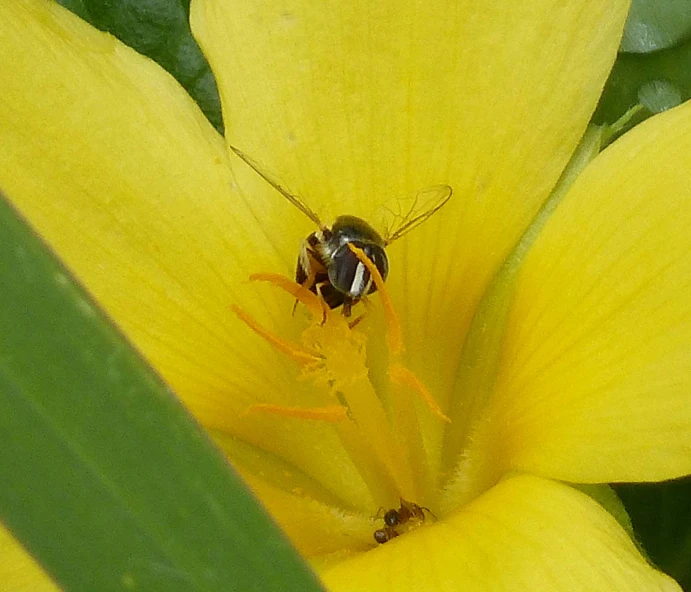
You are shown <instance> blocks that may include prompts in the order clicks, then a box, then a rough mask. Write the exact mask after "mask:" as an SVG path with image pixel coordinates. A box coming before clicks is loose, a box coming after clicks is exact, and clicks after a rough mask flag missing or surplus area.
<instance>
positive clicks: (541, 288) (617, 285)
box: [480, 103, 691, 482]
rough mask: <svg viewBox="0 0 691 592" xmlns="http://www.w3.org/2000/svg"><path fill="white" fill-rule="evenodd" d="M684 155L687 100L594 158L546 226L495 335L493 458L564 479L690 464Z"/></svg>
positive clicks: (690, 112)
mask: <svg viewBox="0 0 691 592" xmlns="http://www.w3.org/2000/svg"><path fill="white" fill-rule="evenodd" d="M690 161H691V103H689V104H686V105H683V106H681V107H679V108H677V109H675V110H673V111H670V112H667V113H665V114H662V115H660V116H657V117H655V118H654V119H651V120H649V121H648V122H646V123H645V124H643V125H641V126H639V127H638V128H636V129H635V130H633V131H632V132H631V133H629V134H627V135H626V136H625V137H623V138H622V139H621V140H620V141H619V142H617V143H615V144H614V145H612V146H611V147H610V148H609V149H607V150H606V151H605V152H604V153H602V155H600V156H599V157H598V158H597V159H596V160H595V161H593V163H592V164H591V165H590V166H589V167H588V168H587V169H586V170H585V171H584V173H583V174H582V176H581V177H580V178H579V179H578V180H577V181H576V183H575V185H574V186H573V188H572V189H571V191H570V193H569V194H568V195H567V196H566V197H565V198H564V201H563V202H562V204H561V205H560V206H559V208H558V209H557V211H556V213H555V214H554V216H553V217H552V218H551V219H550V221H549V222H548V223H547V226H546V227H545V229H544V230H543V232H542V234H541V235H540V236H539V238H538V240H537V242H536V243H535V245H534V247H533V249H532V251H531V252H530V253H529V254H528V256H527V258H526V260H525V262H524V265H523V268H522V270H521V272H520V275H519V279H518V284H517V286H516V299H515V303H514V305H513V308H512V310H511V312H510V318H509V321H508V325H507V329H506V334H505V342H504V350H503V359H502V362H501V369H500V373H499V376H498V378H497V384H496V393H495V401H494V403H493V411H492V412H490V419H489V421H488V423H487V426H488V431H491V430H498V432H497V433H495V435H494V436H488V437H489V438H490V440H491V441H492V442H493V444H492V445H491V446H494V448H493V450H492V452H491V453H490V454H492V455H493V458H494V460H493V461H492V462H493V463H494V464H495V465H496V466H498V465H501V466H502V467H503V468H504V469H507V468H508V469H510V468H515V469H519V470H523V471H528V472H532V473H537V474H542V475H546V476H550V477H554V478H558V479H564V480H568V481H574V482H612V481H653V480H660V479H668V478H673V477H678V476H680V475H685V474H688V473H689V472H691V399H690V395H689V393H691V364H690V363H691V232H689V227H690V225H691V183H689V174H688V170H689V167H688V164H689V162H690ZM482 438H483V436H481V437H480V439H482ZM488 462H489V457H488ZM500 470H501V469H500Z"/></svg>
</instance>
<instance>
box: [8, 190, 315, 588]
mask: <svg viewBox="0 0 691 592" xmlns="http://www.w3.org/2000/svg"><path fill="white" fill-rule="evenodd" d="M0 244H2V246H3V256H2V257H0V285H2V290H0V438H1V439H2V447H0V474H1V475H2V487H0V519H2V521H3V522H4V523H5V524H6V526H7V527H8V528H9V529H10V530H11V531H12V532H13V533H14V535H15V536H16V537H17V538H18V539H19V540H20V541H21V542H22V544H24V545H25V546H26V547H27V548H28V549H29V551H30V552H31V553H32V554H33V555H34V557H36V558H37V559H38V561H39V562H40V563H41V564H42V565H43V566H44V567H45V569H46V570H47V571H48V573H50V574H51V576H52V577H53V578H54V579H55V580H56V581H57V582H58V583H59V584H60V585H61V586H62V587H63V588H64V589H65V590H70V591H71V592H80V591H84V592H93V591H95V590H97V591H99V592H108V591H116V590H118V591H119V590H133V589H134V590H145V591H147V592H156V591H159V590H160V591H165V592H174V591H177V590H179V591H186V592H187V591H194V590H200V591H201V590H203V591H205V592H206V591H213V590H219V591H221V590H223V591H238V592H240V591H241V592H251V591H262V592H266V591H270V590H277V591H278V590H280V591H298V590H299V591H301V592H302V591H317V590H319V589H320V588H319V585H318V584H317V582H316V578H315V576H314V575H313V574H312V572H310V571H309V569H308V568H307V567H306V566H305V565H304V564H303V563H302V562H301V561H300V560H299V558H298V556H297V555H296V553H295V552H294V551H293V549H292V547H291V546H290V545H289V543H288V542H287V541H286V539H285V538H284V537H283V536H282V534H281V533H280V531H279V530H278V529H277V527H276V526H275V525H274V524H273V523H272V522H271V521H270V519H269V518H268V517H267V516H266V515H265V514H264V512H263V511H262V510H261V508H260V506H259V505H258V503H257V501H256V500H255V499H254V498H253V497H252V495H251V494H250V493H249V492H248V490H247V489H246V488H245V487H244V486H243V484H242V482H241V481H240V480H239V478H238V477H237V476H236V475H235V473H234V472H233V471H232V469H231V468H230V466H229V465H228V463H227V462H226V459H225V458H224V457H223V456H222V455H221V453H220V452H219V451H218V450H217V449H216V448H215V447H214V446H213V444H212V443H211V442H210V440H209V438H208V437H207V436H206V435H205V434H204V433H203V432H202V431H201V430H200V428H199V426H198V425H197V424H196V423H195V422H194V420H193V419H192V418H191V416H190V415H189V414H188V413H187V411H186V410H185V408H184V407H183V406H182V404H181V403H180V402H179V400H178V399H177V398H176V397H175V396H174V394H173V393H172V392H171V391H170V390H169V389H168V388H167V387H166V385H165V384H163V383H162V382H161V381H160V379H159V378H158V377H157V376H156V375H155V374H154V372H153V371H152V370H151V369H150V368H149V367H148V366H147V365H146V364H145V363H144V362H143V361H142V359H141V358H140V357H139V356H138V354H137V353H136V352H135V351H134V350H133V349H132V347H131V346H130V345H129V344H128V342H127V341H126V339H125V338H124V336H123V335H122V334H120V333H119V332H118V330H117V329H116V328H115V327H114V326H113V325H112V324H111V323H110V322H109V320H108V319H107V318H106V317H105V316H104V315H103V313H102V312H101V311H100V310H99V309H98V308H96V306H95V305H94V303H93V302H92V300H91V299H90V297H89V295H88V294H87V293H85V291H84V290H83V289H82V288H81V287H80V286H79V285H77V284H76V283H75V281H74V280H73V279H72V278H71V277H70V275H69V273H68V272H67V271H66V270H65V269H64V268H63V267H62V266H61V264H60V263H59V262H58V261H57V260H56V259H55V257H54V256H53V255H52V254H51V253H49V252H48V250H47V248H46V247H45V246H44V244H43V243H42V242H41V240H40V239H39V238H38V237H37V236H36V235H35V234H34V233H33V232H32V231H31V230H30V229H29V228H28V226H26V224H25V223H24V222H23V221H22V220H21V218H20V217H19V215H18V214H17V213H16V212H15V211H14V210H13V209H12V208H11V206H10V205H9V204H8V202H7V201H6V200H5V199H4V198H3V197H0Z"/></svg>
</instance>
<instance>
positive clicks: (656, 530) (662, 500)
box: [58, 0, 691, 592]
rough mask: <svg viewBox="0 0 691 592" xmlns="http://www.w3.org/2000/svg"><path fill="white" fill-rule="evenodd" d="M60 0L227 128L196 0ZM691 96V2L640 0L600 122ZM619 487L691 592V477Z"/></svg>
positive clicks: (638, 524)
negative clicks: (195, 25) (195, 29)
mask: <svg viewBox="0 0 691 592" xmlns="http://www.w3.org/2000/svg"><path fill="white" fill-rule="evenodd" d="M58 1H59V2H60V4H62V5H63V6H65V7H67V8H69V9H70V10H72V11H73V12H75V13H76V14H78V15H79V16H81V17H82V18H84V19H85V20H87V21H89V22H90V23H92V24H93V25H95V26H96V27H98V28H99V29H102V30H107V31H110V32H111V33H112V34H113V35H115V36H116V37H118V38H119V39H121V40H122V41H123V42H125V43H127V44H128V45H130V46H131V47H133V48H134V49H136V50H137V51H139V52H140V53H143V54H145V55H147V56H149V57H151V58H152V59H153V60H155V61H157V62H158V63H159V64H161V65H162V66H163V67H164V68H166V69H167V70H168V71H169V72H170V73H171V74H172V75H173V76H175V78H176V79H177V80H178V81H179V82H180V83H181V84H182V85H183V86H184V87H185V89H187V91H188V92H189V93H190V95H191V96H192V97H194V99H195V100H196V101H197V103H198V104H199V105H200V106H201V108H202V110H203V111H204V113H205V114H206V116H207V117H208V118H209V120H210V121H211V122H212V123H213V125H214V126H215V127H216V128H217V129H218V130H219V131H221V132H222V131H223V120H222V116H221V109H220V101H219V98H218V93H217V89H216V83H215V81H214V78H213V75H212V73H211V70H210V69H209V66H208V64H207V63H206V60H205V59H204V57H203V55H202V53H201V51H200V50H199V47H198V46H197V44H196V43H195V41H194V39H193V37H192V35H191V32H190V29H189V25H188V16H189V0H58ZM690 97H691V0H634V2H633V4H632V8H631V12H630V14H629V19H628V22H627V26H626V30H625V32H624V37H623V39H622V44H621V49H620V53H619V57H618V59H617V62H616V64H615V66H614V69H613V70H612V73H611V75H610V77H609V80H608V81H607V84H606V86H605V90H604V93H603V95H602V98H601V100H600V103H599V105H598V107H597V110H596V112H595V114H594V116H593V122H594V123H596V124H612V123H614V122H615V121H616V120H617V119H619V117H621V116H622V115H623V114H624V113H625V112H626V111H627V110H628V109H629V108H631V107H632V106H634V105H636V104H641V105H642V106H643V108H642V109H641V110H640V111H639V112H638V113H637V114H636V116H635V117H634V118H633V120H632V121H631V122H630V123H629V127H630V126H631V125H635V124H636V123H639V122H640V121H642V120H644V119H645V118H647V117H650V116H651V115H653V114H655V113H658V112H660V111H663V110H665V109H668V108H670V107H673V106H675V105H678V104H679V103H681V102H683V101H686V100H687V99H689V98H690ZM690 404H691V402H690ZM616 491H617V492H618V494H619V495H620V497H621V499H622V500H623V502H624V504H625V505H626V508H627V510H628V511H629V514H630V516H631V519H632V522H633V525H634V529H635V531H636V534H637V536H638V539H639V542H640V543H641V544H642V545H643V547H644V548H645V550H646V551H647V553H648V554H649V556H650V558H651V560H652V561H653V562H654V563H655V564H656V565H658V566H659V567H660V568H661V569H663V570H664V571H666V572H667V573H669V574H670V575H672V576H673V577H674V578H676V579H677V580H678V581H679V582H680V583H681V584H682V586H683V587H684V589H685V590H687V591H689V592H691V478H686V479H681V480H678V481H674V482H667V483H659V484H644V485H618V486H616Z"/></svg>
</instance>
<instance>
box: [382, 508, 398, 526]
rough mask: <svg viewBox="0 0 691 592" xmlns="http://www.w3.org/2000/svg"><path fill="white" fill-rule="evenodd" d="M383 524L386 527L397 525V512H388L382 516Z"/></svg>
mask: <svg viewBox="0 0 691 592" xmlns="http://www.w3.org/2000/svg"><path fill="white" fill-rule="evenodd" d="M384 524H386V525H387V526H396V525H397V524H398V510H389V511H388V512H387V513H386V514H384Z"/></svg>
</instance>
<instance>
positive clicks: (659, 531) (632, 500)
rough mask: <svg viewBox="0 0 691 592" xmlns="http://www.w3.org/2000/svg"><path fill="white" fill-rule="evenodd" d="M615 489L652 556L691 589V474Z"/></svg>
mask: <svg viewBox="0 0 691 592" xmlns="http://www.w3.org/2000/svg"><path fill="white" fill-rule="evenodd" d="M615 489H616V491H617V494H618V495H619V497H620V498H621V500H622V501H623V502H624V506H625V507H626V509H627V511H628V513H629V516H630V517H631V521H632V523H633V529H634V532H635V533H636V537H637V539H638V540H639V541H640V543H641V544H642V545H643V547H644V548H645V550H646V551H647V552H648V554H649V555H650V558H651V560H652V561H653V562H654V563H655V565H657V566H658V567H659V568H660V569H662V570H663V571H665V572H666V573H668V574H670V575H671V576H672V577H673V578H674V579H675V580H677V581H678V582H679V584H681V586H682V587H683V588H684V590H691V502H690V500H691V477H686V478H684V479H678V480H676V481H667V482H664V483H640V484H638V483H636V484H625V485H616V486H615Z"/></svg>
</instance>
